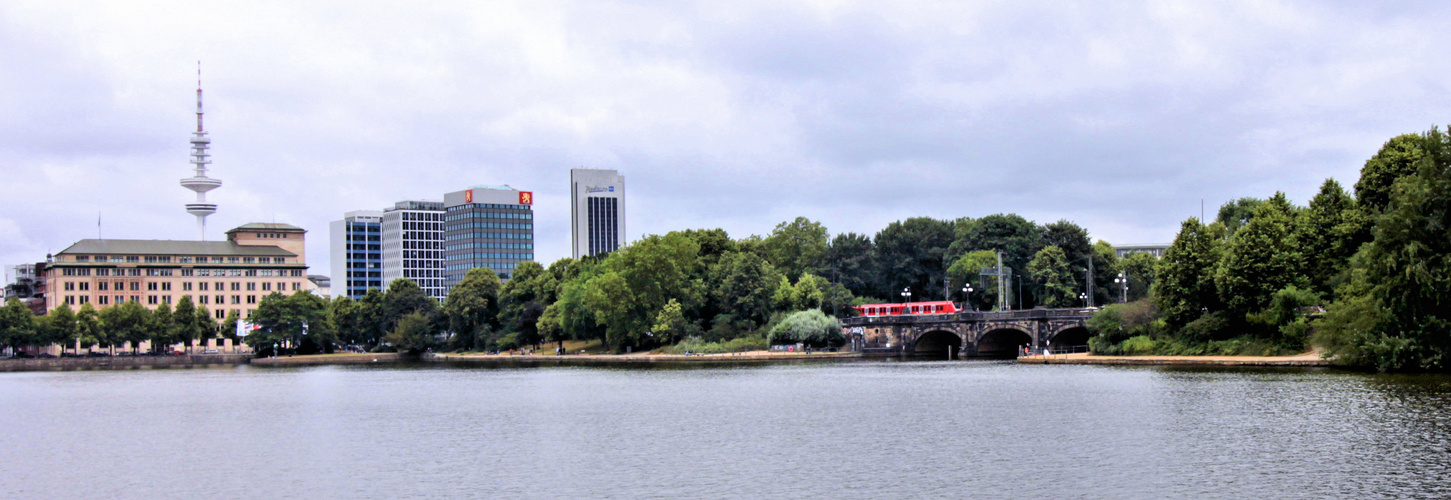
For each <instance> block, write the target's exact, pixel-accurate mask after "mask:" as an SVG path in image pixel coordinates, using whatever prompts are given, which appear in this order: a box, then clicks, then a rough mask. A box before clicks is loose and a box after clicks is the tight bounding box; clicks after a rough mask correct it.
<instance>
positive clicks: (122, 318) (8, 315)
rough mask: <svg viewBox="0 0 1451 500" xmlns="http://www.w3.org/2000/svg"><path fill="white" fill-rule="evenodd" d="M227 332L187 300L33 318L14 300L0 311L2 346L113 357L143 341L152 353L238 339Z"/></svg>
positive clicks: (63, 308)
mask: <svg viewBox="0 0 1451 500" xmlns="http://www.w3.org/2000/svg"><path fill="white" fill-rule="evenodd" d="M227 321H228V322H231V323H234V324H235V322H236V321H237V318H236V313H235V312H233V313H230V314H229V316H228V319H227ZM231 333H232V332H231V331H230V330H227V331H223V330H220V329H219V327H218V324H217V321H216V320H214V319H212V313H211V311H208V310H207V307H206V306H204V305H194V304H193V303H192V299H191V297H190V296H184V297H182V298H181V300H178V301H177V303H176V308H175V309H172V307H171V305H169V304H165V303H163V304H161V305H159V306H157V307H156V309H155V310H150V309H147V308H146V307H144V306H142V305H141V304H140V303H138V302H135V301H130V302H124V303H121V304H118V305H114V306H110V307H104V308H101V309H96V308H94V307H92V306H91V305H90V304H81V307H80V309H79V310H72V309H71V307H70V306H69V305H66V304H64V303H62V304H61V305H60V306H59V307H57V308H55V309H54V310H51V311H50V312H49V314H46V315H45V316H35V315H34V314H31V311H30V308H29V307H26V306H25V305H24V304H22V303H21V302H20V301H18V300H16V299H14V298H12V299H10V300H8V301H6V303H5V306H4V307H3V308H0V348H4V347H24V346H47V345H52V344H58V345H60V346H62V348H63V349H71V348H74V347H77V346H78V347H79V348H80V349H91V348H100V349H104V350H107V351H109V352H110V353H112V354H115V352H116V348H117V347H123V346H129V347H130V348H131V353H132V354H135V353H136V352H137V349H138V346H139V345H140V344H141V343H142V342H150V346H151V350H152V351H157V352H160V351H161V350H163V349H166V348H169V347H170V346H174V345H178V344H180V345H183V346H185V348H186V349H187V350H188V351H191V350H192V348H193V347H197V346H201V345H205V344H206V342H207V341H208V340H210V339H215V338H230V339H232V340H236V338H235V335H232V334H231ZM62 352H64V351H62Z"/></svg>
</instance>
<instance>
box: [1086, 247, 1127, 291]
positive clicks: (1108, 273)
mask: <svg viewBox="0 0 1451 500" xmlns="http://www.w3.org/2000/svg"><path fill="white" fill-rule="evenodd" d="M1090 255H1091V257H1092V259H1093V304H1094V305H1099V306H1101V305H1106V304H1112V303H1114V302H1117V301H1118V300H1119V298H1120V297H1119V295H1120V294H1117V293H1114V292H1116V291H1117V290H1115V288H1116V287H1115V286H1114V282H1113V280H1114V278H1117V277H1118V272H1119V270H1120V268H1121V267H1122V266H1121V265H1120V264H1119V258H1118V251H1117V250H1114V249H1113V244H1111V243H1109V242H1107V241H1103V240H1098V242H1097V243H1094V244H1093V250H1092V252H1091V253H1090ZM1081 275H1082V274H1080V276H1081Z"/></svg>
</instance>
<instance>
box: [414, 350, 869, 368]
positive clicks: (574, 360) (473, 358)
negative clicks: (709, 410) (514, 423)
mask: <svg viewBox="0 0 1451 500" xmlns="http://www.w3.org/2000/svg"><path fill="white" fill-rule="evenodd" d="M861 357H862V355H861V353H858V352H814V353H801V352H770V351H749V352H743V353H730V354H690V355H686V354H643V353H638V354H565V355H562V356H561V355H557V354H531V355H514V356H510V355H508V354H432V355H426V356H424V357H423V358H422V360H423V361H426V362H432V363H519V364H537V363H551V364H561V365H563V364H590V365H598V364H651V363H735V362H742V361H798V360H820V359H857V358H861Z"/></svg>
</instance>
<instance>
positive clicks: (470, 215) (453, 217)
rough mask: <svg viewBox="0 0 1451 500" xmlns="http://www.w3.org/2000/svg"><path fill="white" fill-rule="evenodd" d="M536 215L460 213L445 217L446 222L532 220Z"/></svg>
mask: <svg viewBox="0 0 1451 500" xmlns="http://www.w3.org/2000/svg"><path fill="white" fill-rule="evenodd" d="M533 218H534V214H533V213H530V212H460V213H455V214H449V215H448V216H447V217H444V218H443V220H444V221H445V222H452V221H456V220H467V219H523V220H531V219H533Z"/></svg>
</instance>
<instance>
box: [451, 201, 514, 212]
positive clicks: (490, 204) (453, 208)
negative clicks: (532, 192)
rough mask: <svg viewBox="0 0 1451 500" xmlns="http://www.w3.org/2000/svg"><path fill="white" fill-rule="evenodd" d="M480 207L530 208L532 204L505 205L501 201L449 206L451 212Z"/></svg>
mask: <svg viewBox="0 0 1451 500" xmlns="http://www.w3.org/2000/svg"><path fill="white" fill-rule="evenodd" d="M480 208H497V209H503V210H529V209H530V208H531V206H530V205H504V204H500V203H470V204H467V205H455V206H452V207H448V211H450V212H468V211H472V210H475V209H480Z"/></svg>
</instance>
